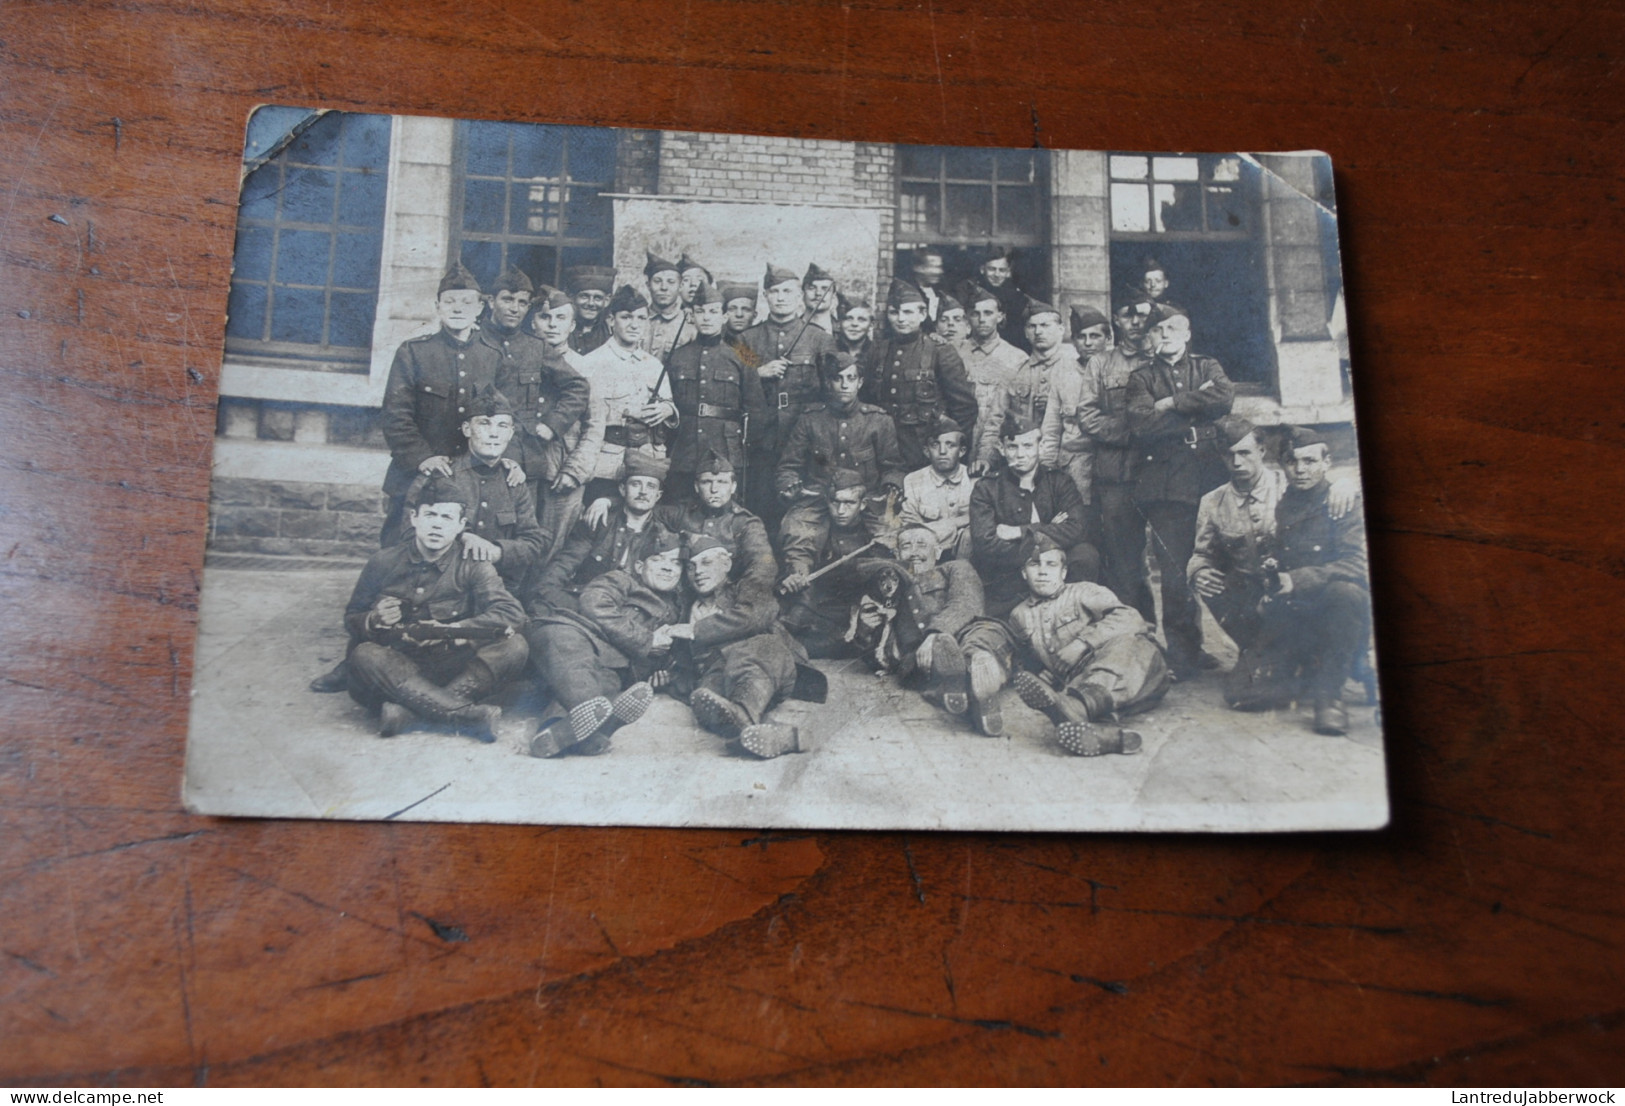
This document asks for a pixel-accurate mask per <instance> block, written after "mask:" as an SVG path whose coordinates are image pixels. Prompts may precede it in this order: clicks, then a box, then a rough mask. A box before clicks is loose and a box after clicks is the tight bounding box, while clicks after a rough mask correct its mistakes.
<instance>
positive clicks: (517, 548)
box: [407, 387, 552, 591]
mask: <svg viewBox="0 0 1625 1106" xmlns="http://www.w3.org/2000/svg"><path fill="white" fill-rule="evenodd" d="M463 436H464V437H466V438H467V439H468V452H467V453H463V454H459V455H458V457H457V458H456V460H454V461H452V463H451V476H450V477H440V476H435V477H432V478H431V477H429V476H419V477H418V478H417V480H415V481H413V485H412V486H413V488H417V487H418V486H419V485H420V484H422V483H423V482H425V481H427V480H430V479H449V480H450V481H451V482H452V483H453V484H455V485H456V486H457V488H458V490H460V491H461V492H462V493H463V497H464V500H465V501H466V502H467V504H468V510H467V511H466V512H464V520H465V523H466V525H465V526H464V527H463V531H462V533H461V534H459V535H458V538H457V540H458V543H459V544H460V545H461V547H462V555H463V556H464V557H468V558H470V559H472V560H476V561H487V562H489V563H491V564H492V565H494V566H495V567H496V570H497V575H499V576H501V577H502V583H503V586H504V587H507V588H508V589H509V590H510V591H517V589H518V588H519V587H520V585H521V584H523V583H524V580H525V577H526V575H527V574H528V573H530V572H531V571H532V570H533V569H536V568H538V567H540V565H541V564H542V562H543V561H544V560H545V559H546V553H547V548H548V546H549V545H551V544H552V542H551V538H550V536H549V535H548V534H547V533H546V532H545V531H544V530H543V529H542V527H541V524H540V523H538V522H537V520H536V500H535V496H534V495H533V493H532V492H531V489H530V485H529V484H517V485H515V484H510V483H509V481H508V470H507V468H506V466H505V465H504V464H503V455H504V453H506V452H507V451H508V450H509V448H510V446H509V443H510V442H511V441H512V440H513V438H514V410H513V405H512V404H510V403H509V402H508V398H507V397H506V396H505V395H503V394H502V393H501V392H499V391H497V390H496V389H495V388H490V387H487V388H482V389H481V390H480V391H478V392H476V393H475V394H474V398H473V399H472V400H470V401H469V404H468V421H467V422H465V423H463ZM407 498H408V499H410V498H412V493H411V492H408V493H407Z"/></svg>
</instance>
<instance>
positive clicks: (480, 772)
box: [187, 567, 1387, 831]
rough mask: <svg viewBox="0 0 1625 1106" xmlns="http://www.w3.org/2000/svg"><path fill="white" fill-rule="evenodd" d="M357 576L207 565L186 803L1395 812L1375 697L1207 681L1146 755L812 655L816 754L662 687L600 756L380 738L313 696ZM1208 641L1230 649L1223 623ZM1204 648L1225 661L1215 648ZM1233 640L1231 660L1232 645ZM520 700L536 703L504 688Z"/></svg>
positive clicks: (780, 816)
mask: <svg viewBox="0 0 1625 1106" xmlns="http://www.w3.org/2000/svg"><path fill="white" fill-rule="evenodd" d="M354 579H355V570H354V569H337V570H335V569H308V568H307V569H295V570H266V569H244V568H218V567H211V568H209V569H207V570H205V572H204V581H203V595H202V619H201V623H202V626H201V631H200V634H199V641H198V649H197V664H196V671H195V676H194V680H193V687H194V691H193V707H192V736H191V739H190V742H189V746H188V751H187V797H188V801H189V803H190V805H191V806H192V807H193V809H196V810H198V811H199V812H202V813H211V814H228V813H235V814H246V815H262V816H287V817H316V818H359V819H377V818H385V817H389V816H392V815H393V816H396V817H401V818H404V819H409V820H416V819H424V820H443V821H497V822H508V821H512V822H521V821H523V822H547V823H551V822H568V823H583V824H591V825H632V824H641V825H711V826H717V825H729V826H780V827H802V828H829V827H842V826H852V827H868V828H909V829H1034V830H1039V829H1043V830H1064V829H1090V830H1113V829H1186V830H1208V829H1213V830H1231V831H1245V830H1279V829H1302V828H1363V827H1373V826H1377V825H1380V824H1382V823H1383V822H1384V821H1386V818H1387V803H1386V798H1385V778H1384V764H1383V755H1382V742H1381V734H1380V731H1379V729H1378V728H1377V726H1376V725H1375V724H1374V721H1373V717H1372V716H1373V708H1371V707H1359V708H1356V709H1354V710H1353V711H1352V714H1353V717H1354V727H1353V729H1352V730H1351V732H1350V734H1349V735H1348V736H1347V737H1345V738H1327V737H1320V736H1317V735H1316V734H1314V733H1313V732H1311V730H1310V728H1309V714H1308V711H1307V710H1302V711H1296V710H1283V711H1277V712H1270V713H1264V714H1242V713H1239V712H1236V711H1231V710H1228V709H1226V708H1225V707H1224V706H1223V704H1222V703H1221V702H1220V699H1219V687H1218V677H1217V675H1216V674H1209V675H1207V676H1204V677H1203V678H1201V679H1198V680H1195V681H1193V682H1189V683H1181V684H1177V685H1175V687H1174V688H1173V689H1172V690H1171V691H1170V692H1169V694H1168V696H1167V698H1166V699H1165V700H1164V702H1163V703H1162V705H1161V706H1159V707H1158V708H1157V709H1156V710H1154V711H1152V712H1150V713H1148V714H1145V715H1141V716H1139V717H1137V718H1134V719H1132V720H1131V721H1130V725H1131V726H1132V728H1133V729H1136V730H1138V731H1139V732H1140V733H1141V734H1142V735H1143V736H1144V742H1145V746H1144V751H1143V752H1142V753H1141V754H1140V755H1138V756H1103V757H1097V758H1081V757H1073V756H1069V755H1067V754H1066V753H1064V752H1063V751H1062V750H1061V749H1060V748H1059V747H1058V746H1057V745H1056V744H1055V741H1054V737H1053V730H1052V727H1051V726H1050V724H1049V722H1048V721H1047V720H1046V719H1044V718H1043V717H1042V716H1041V715H1039V714H1037V713H1035V712H1033V711H1031V710H1028V709H1027V708H1026V707H1025V706H1023V705H1022V704H1021V702H1020V700H1019V699H1017V698H1015V696H1014V694H1013V693H1010V692H1006V696H1007V698H1008V700H1009V702H1008V704H1007V705H1006V710H1005V714H1006V719H1007V721H1008V723H1009V731H1010V732H1009V734H1008V735H1007V736H1005V737H1002V738H987V737H982V736H980V735H978V734H976V733H975V732H974V731H973V730H972V729H971V728H970V726H969V725H968V723H966V722H965V721H963V720H961V719H955V718H952V717H950V716H948V715H946V714H944V713H943V712H941V711H939V710H937V709H935V708H933V707H932V706H931V705H930V704H928V703H926V702H925V700H923V699H922V698H921V697H920V696H919V695H918V694H916V693H915V692H913V691H909V690H906V689H904V688H901V687H899V686H897V685H896V683H895V682H894V681H891V680H882V679H877V678H875V677H874V676H872V675H871V674H869V673H868V672H866V671H864V670H863V669H862V667H861V666H860V665H858V664H856V663H855V662H847V663H841V662H821V664H820V666H821V667H823V668H825V670H826V671H827V672H828V673H829V675H830V696H829V701H828V702H827V703H825V704H822V705H817V704H809V703H788V704H785V705H784V706H782V707H780V708H778V713H777V714H776V715H775V716H776V717H779V718H782V719H783V720H785V721H790V722H793V723H794V724H796V725H798V726H799V727H801V729H802V733H803V745H804V747H807V748H808V749H809V751H808V752H807V753H804V754H801V755H792V756H785V757H781V758H778V759H776V760H772V761H760V760H757V759H755V758H753V757H750V756H748V755H745V754H731V753H729V752H728V751H727V747H726V744H725V743H724V742H723V741H722V739H720V738H718V737H715V736H714V735H712V734H710V733H708V732H706V731H705V730H703V729H701V728H699V727H698V726H697V725H696V724H695V723H694V720H693V716H692V715H691V714H690V712H689V710H688V707H687V706H686V705H684V704H682V703H679V702H677V701H675V700H672V699H670V698H668V697H665V696H661V697H659V698H657V700H656V702H655V705H654V707H653V708H651V710H650V711H649V713H648V714H647V715H646V716H645V717H644V718H643V719H642V720H641V721H639V722H638V723H636V724H634V725H632V726H629V727H626V728H625V729H623V730H621V732H620V733H618V734H617V735H616V737H615V742H614V749H613V750H612V752H610V753H609V754H608V755H605V756H601V757H592V758H588V757H568V758H560V759H556V760H536V759H532V758H531V757H529V756H527V755H524V751H523V750H522V749H521V748H519V747H518V746H517V744H516V745H515V746H513V747H503V746H502V745H482V744H480V743H478V742H476V741H474V740H472V739H471V738H467V737H461V736H458V735H456V734H452V733H447V732H443V731H434V730H429V729H423V730H416V731H411V732H408V733H406V734H403V735H401V736H399V737H397V738H394V739H391V740H384V739H381V738H379V737H377V736H376V733H375V729H374V726H375V723H374V720H373V719H370V718H369V717H368V716H367V714H366V713H365V712H364V711H363V710H362V708H361V707H360V706H358V705H357V704H356V703H354V702H353V701H352V700H351V699H350V698H349V696H347V695H343V694H339V695H319V694H315V693H312V692H310V691H308V690H307V689H306V684H307V683H308V682H309V681H310V679H311V678H312V677H313V676H315V675H317V674H319V673H320V672H322V671H325V670H326V669H327V668H328V667H329V666H330V665H331V664H332V663H334V662H335V661H336V660H337V659H338V658H339V657H340V656H341V655H342V654H343V650H344V646H345V638H344V634H343V631H342V628H341V626H340V615H341V613H342V610H343V606H344V602H345V600H346V599H347V598H348V596H349V591H350V588H351V586H352V584H353V582H354ZM1209 631H1210V633H1209V637H1210V648H1211V647H1212V644H1211V643H1213V642H1217V643H1222V645H1223V646H1225V647H1228V644H1229V643H1228V642H1227V641H1226V640H1225V639H1224V638H1223V635H1222V634H1220V633H1219V632H1218V631H1217V628H1216V627H1213V626H1212V625H1211V624H1210V625H1209ZM1214 651H1215V652H1218V653H1225V652H1226V650H1225V649H1223V648H1215V649H1214ZM1233 655H1234V654H1233V650H1230V651H1229V652H1228V655H1226V656H1225V659H1226V660H1227V661H1228V660H1229V659H1230V658H1231V657H1233ZM507 705H508V708H509V710H510V711H511V712H514V713H519V714H522V715H523V716H525V717H527V718H530V719H533V720H534V719H537V718H539V717H540V713H539V712H540V710H541V709H542V708H543V704H539V703H536V702H533V701H528V700H527V698H526V697H525V695H523V694H518V695H510V697H509V699H508V700H507Z"/></svg>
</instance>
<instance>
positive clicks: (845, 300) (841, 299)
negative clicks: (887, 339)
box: [835, 292, 875, 319]
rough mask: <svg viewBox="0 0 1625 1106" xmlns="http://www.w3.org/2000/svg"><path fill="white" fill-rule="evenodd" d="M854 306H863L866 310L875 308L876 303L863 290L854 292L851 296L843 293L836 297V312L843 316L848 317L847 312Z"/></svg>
mask: <svg viewBox="0 0 1625 1106" xmlns="http://www.w3.org/2000/svg"><path fill="white" fill-rule="evenodd" d="M854 307H861V308H863V309H864V310H865V311H873V310H874V309H875V307H874V304H872V303H870V302H869V297H868V296H866V295H864V294H863V293H862V292H853V293H852V294H851V295H850V296H848V295H844V294H842V295H837V296H836V297H835V313H836V314H838V315H839V316H841V318H843V319H844V318H846V313H847V312H848V311H850V310H852V309H853V308H854Z"/></svg>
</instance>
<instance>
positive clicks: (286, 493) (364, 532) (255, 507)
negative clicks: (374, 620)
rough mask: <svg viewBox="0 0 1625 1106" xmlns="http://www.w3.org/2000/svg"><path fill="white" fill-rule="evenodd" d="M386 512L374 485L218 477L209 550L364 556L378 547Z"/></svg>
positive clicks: (213, 490) (212, 493)
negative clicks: (379, 534) (379, 533)
mask: <svg viewBox="0 0 1625 1106" xmlns="http://www.w3.org/2000/svg"><path fill="white" fill-rule="evenodd" d="M386 508H387V501H386V499H385V496H384V493H383V492H382V491H381V490H380V489H379V488H378V487H377V486H376V485H366V484H311V483H303V482H299V481H271V480H241V479H230V478H223V477H219V476H216V477H215V479H214V481H213V484H212V486H211V487H210V489H209V549H210V550H212V551H215V552H220V553H263V554H281V555H292V556H301V557H347V558H348V557H366V556H368V555H370V554H372V553H373V552H375V551H376V550H377V549H378V532H379V530H380V529H381V528H382V527H383V525H384V512H385V510H386Z"/></svg>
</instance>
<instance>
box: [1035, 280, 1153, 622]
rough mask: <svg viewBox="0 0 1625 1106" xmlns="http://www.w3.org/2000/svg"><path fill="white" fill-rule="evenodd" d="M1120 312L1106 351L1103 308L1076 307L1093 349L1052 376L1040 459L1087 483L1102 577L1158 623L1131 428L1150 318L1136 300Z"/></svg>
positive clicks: (1077, 330) (1081, 338)
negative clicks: (1131, 388) (1131, 403)
mask: <svg viewBox="0 0 1625 1106" xmlns="http://www.w3.org/2000/svg"><path fill="white" fill-rule="evenodd" d="M1116 314H1117V319H1118V340H1117V344H1116V345H1115V346H1113V347H1112V348H1111V349H1106V350H1102V349H1101V348H1100V346H1101V345H1102V344H1103V339H1101V338H1100V336H1099V333H1098V332H1099V331H1100V330H1101V323H1100V322H1099V321H1098V320H1097V316H1099V312H1097V311H1095V310H1094V309H1093V308H1081V309H1080V308H1073V309H1072V324H1073V335H1074V340H1075V342H1076V344H1077V346H1078V348H1079V350H1080V351H1081V350H1083V349H1088V350H1090V353H1089V355H1088V356H1087V357H1084V358H1080V360H1079V361H1078V362H1074V363H1073V365H1072V366H1071V367H1070V368H1065V369H1062V370H1061V371H1059V372H1058V373H1056V375H1055V376H1054V377H1053V378H1052V379H1051V381H1050V398H1049V404H1048V405H1047V406H1046V408H1045V411H1044V435H1043V440H1042V443H1041V448H1040V450H1039V453H1040V461H1041V463H1042V464H1044V465H1047V466H1049V467H1051V468H1060V469H1065V470H1066V471H1067V472H1069V473H1071V474H1072V479H1073V483H1076V484H1077V485H1078V487H1079V492H1080V494H1082V489H1083V487H1084V486H1085V484H1087V485H1088V487H1089V496H1088V498H1089V499H1090V500H1091V502H1090V507H1091V508H1092V510H1093V513H1094V517H1095V520H1096V521H1097V522H1098V524H1099V528H1098V532H1099V535H1100V560H1101V565H1100V582H1101V583H1102V584H1104V585H1106V587H1108V588H1110V589H1111V592H1112V594H1114V595H1116V596H1117V597H1118V598H1119V599H1121V600H1123V601H1124V602H1125V603H1127V604H1129V605H1130V606H1132V607H1133V608H1134V609H1135V610H1137V611H1139V612H1140V614H1141V615H1143V616H1144V617H1145V618H1146V620H1147V621H1151V622H1155V621H1156V617H1157V616H1156V607H1155V606H1154V605H1153V602H1152V599H1151V587H1150V585H1149V583H1148V582H1147V581H1146V573H1145V518H1144V516H1142V515H1141V514H1140V509H1139V507H1137V506H1136V505H1135V503H1134V495H1133V490H1134V486H1133V480H1132V477H1133V459H1134V450H1133V447H1132V446H1131V445H1130V443H1129V426H1128V378H1129V375H1130V374H1131V373H1132V372H1133V371H1134V370H1135V369H1136V368H1138V367H1140V366H1141V365H1143V364H1145V363H1146V362H1147V361H1148V360H1149V356H1148V355H1147V354H1145V353H1143V352H1142V351H1141V346H1140V336H1141V335H1142V334H1143V333H1144V329H1145V327H1144V321H1143V320H1144V318H1145V316H1144V315H1141V314H1139V313H1137V312H1136V310H1135V307H1134V305H1131V304H1122V305H1120V306H1119V307H1118V309H1117V313H1116ZM1080 324H1082V325H1081V326H1080Z"/></svg>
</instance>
